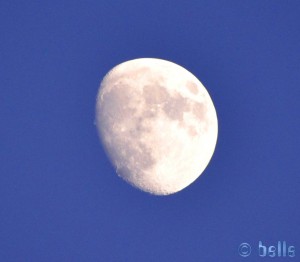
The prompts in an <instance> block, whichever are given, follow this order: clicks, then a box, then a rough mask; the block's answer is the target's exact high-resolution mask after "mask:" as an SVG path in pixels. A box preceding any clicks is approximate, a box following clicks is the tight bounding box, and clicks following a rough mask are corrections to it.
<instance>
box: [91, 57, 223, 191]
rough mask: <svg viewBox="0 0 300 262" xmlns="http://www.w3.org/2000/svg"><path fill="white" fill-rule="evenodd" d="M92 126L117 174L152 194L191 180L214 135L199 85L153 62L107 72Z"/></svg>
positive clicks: (211, 110)
mask: <svg viewBox="0 0 300 262" xmlns="http://www.w3.org/2000/svg"><path fill="white" fill-rule="evenodd" d="M96 126H97V128H98V132H99V136H100V140H101V141H102V144H103V146H104V148H105V151H106V153H107V155H108V157H109V159H110V161H111V162H112V164H113V166H114V167H115V168H116V172H117V174H118V175H119V176H120V177H122V178H123V179H124V180H125V181H127V182H128V183H130V184H131V185H133V186H135V187H137V188H139V189H141V190H143V191H146V192H149V193H152V194H155V195H168V194H172V193H175V192H178V191H180V190H182V189H183V188H185V187H187V186H188V185H190V184H191V183H192V182H194V181H195V180H196V179H197V178H198V177H199V176H200V175H201V173H202V172H203V171H204V169H205V168H206V166H207V165H208V163H209V161H210V159H211V157H212V155H213V152H214V149H215V146H216V141H217V136H218V121H217V115H216V110H215V107H214V105H213V102H212V100H211V98H210V96H209V94H208V92H207V91H206V89H205V87H204V86H203V85H202V84H201V82H200V81H199V80H198V79H197V78H196V77H195V76H194V75H193V74H191V73H190V72H189V71H187V70H186V69H184V68H183V67H181V66H179V65H177V64H175V63H172V62H169V61H166V60H161V59H154V58H140V59H134V60H130V61H127V62H124V63H121V64H119V65H117V66H116V67H114V68H113V69H112V70H111V71H109V72H108V74H107V75H106V76H105V77H104V79H103V81H102V82H101V85H100V88H99V92H98V95H97V104H96Z"/></svg>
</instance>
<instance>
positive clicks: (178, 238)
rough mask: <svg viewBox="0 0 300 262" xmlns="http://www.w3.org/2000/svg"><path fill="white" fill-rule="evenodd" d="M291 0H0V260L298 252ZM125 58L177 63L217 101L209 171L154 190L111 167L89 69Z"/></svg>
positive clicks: (295, 17) (100, 71)
mask: <svg viewBox="0 0 300 262" xmlns="http://www.w3.org/2000/svg"><path fill="white" fill-rule="evenodd" d="M299 13H300V3H299V2H298V1H277V0H275V1H257V0H255V1H215V0H209V1H208V0H207V1H177V0H175V1H156V0H154V1H127V0H124V1H102V0H100V1H99V0H98V1H94V0H90V1H77V0H73V1H63V2H62V1H56V0H54V1H46V2H39V1H27V2H24V1H23V2H22V1H2V3H1V4H0V33H1V34H0V35H1V41H0V83H1V95H0V108H1V110H0V119H1V128H0V137H1V140H0V161H1V162H0V261H14V262H15V261H39V262H40V261H146V262H148V261H213V262H214V261H243V260H244V261H247V260H248V261H257V260H258V259H260V257H259V254H258V242H259V241H262V242H263V244H265V245H266V246H270V245H276V244H277V242H278V241H286V242H287V244H288V245H293V246H295V247H296V251H297V248H298V249H299V248H300V237H299V235H300V223H299V221H300V211H299V202H300V192H299V187H300V176H299V167H300V161H299V159H298V158H299V146H300V140H299V133H300V121H299V112H300V104H299V97H300V89H299V85H300V74H299V68H300V45H299V43H300V31H299V27H300V16H299ZM139 57H155V58H162V59H166V60H170V61H173V62H175V63H177V64H180V65H181V66H183V67H185V68H187V69H188V70H189V71H191V72H192V73H193V74H194V75H196V76H197V77H198V78H199V79H200V80H201V82H202V83H203V84H204V85H205V86H206V88H207V90H208V91H209V93H210V95H211V97H212V99H213V101H214V104H215V107H216V110H217V114H218V119H219V137H218V143H217V147H216V151H215V154H214V156H213V158H212V161H211V162H210V164H209V166H208V168H207V169H206V170H205V172H204V174H203V175H202V176H201V177H200V178H199V179H198V180H197V181H196V182H195V183H193V184H192V185H191V186H189V187H188V188H186V189H185V190H183V191H181V192H179V193H177V194H174V195H170V196H167V197H157V196H152V195H149V194H146V193H143V192H140V191H138V190H136V189H134V188H132V187H130V186H128V185H127V184H126V183H124V182H123V181H122V180H121V179H119V178H118V177H117V176H116V175H115V171H114V169H113V168H112V166H111V165H110V163H109V162H108V160H107V158H106V156H105V155H104V151H103V149H102V147H101V145H100V143H99V139H98V136H97V131H96V128H95V125H94V117H95V114H94V113H95V100H96V94H97V91H98V87H99V83H100V81H101V80H102V78H103V77H104V75H105V74H106V73H107V71H108V70H110V69H111V68H112V67H113V66H115V65H117V64H119V63H121V62H124V61H126V60H130V59H134V58H139ZM243 242H247V243H249V244H250V245H251V246H252V254H251V255H250V256H249V257H248V258H242V257H240V256H239V254H238V247H239V245H240V244H241V243H243ZM297 256H299V255H298V254H297V253H296V257H297ZM295 259H297V258H295ZM295 259H294V260H295ZM265 260H267V258H265ZM259 261H260V260H259Z"/></svg>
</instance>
